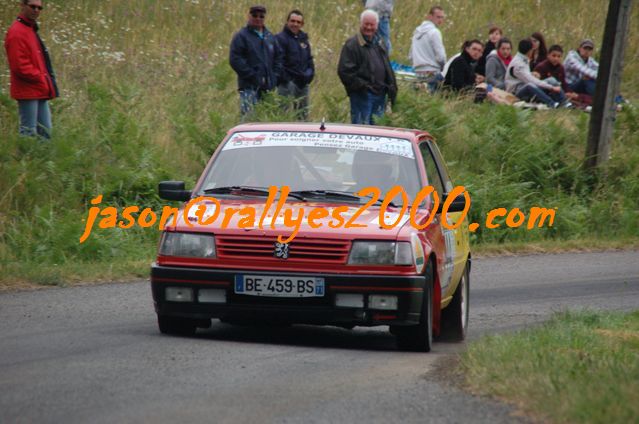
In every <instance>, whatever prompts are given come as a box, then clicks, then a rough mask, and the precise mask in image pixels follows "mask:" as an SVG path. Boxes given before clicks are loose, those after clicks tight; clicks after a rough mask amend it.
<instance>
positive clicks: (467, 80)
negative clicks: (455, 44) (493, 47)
mask: <svg viewBox="0 0 639 424" xmlns="http://www.w3.org/2000/svg"><path fill="white" fill-rule="evenodd" d="M483 51H484V44H483V43H482V42H481V41H479V40H477V39H475V40H470V41H466V42H464V44H463V49H462V52H461V54H460V55H459V57H458V58H457V59H455V60H453V62H452V63H451V64H450V67H449V68H448V72H447V73H446V76H445V77H444V86H446V87H450V88H451V89H452V90H454V91H459V90H465V89H472V88H473V87H474V86H475V84H479V83H481V82H483V80H484V77H483V76H481V75H478V74H476V73H475V67H476V66H477V61H478V60H479V58H480V57H481V54H482V53H483Z"/></svg>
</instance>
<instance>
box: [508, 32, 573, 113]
mask: <svg viewBox="0 0 639 424" xmlns="http://www.w3.org/2000/svg"><path fill="white" fill-rule="evenodd" d="M532 49H533V47H532V42H531V41H530V40H529V39H527V38H525V39H523V40H521V41H520V42H519V47H518V52H517V54H516V55H515V57H513V60H512V61H511V62H510V65H508V69H507V70H506V90H507V91H508V92H510V93H513V94H514V95H515V96H517V97H518V98H519V99H521V100H524V101H526V102H531V101H538V102H541V103H544V104H545V105H546V106H548V107H550V108H557V107H558V106H559V104H560V103H561V102H563V101H564V100H565V96H564V92H563V90H562V89H561V87H555V86H553V85H551V84H548V83H547V82H544V81H541V80H540V79H538V78H535V77H534V76H533V75H532V74H531V72H530V59H531V57H532Z"/></svg>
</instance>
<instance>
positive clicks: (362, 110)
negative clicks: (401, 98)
mask: <svg viewBox="0 0 639 424" xmlns="http://www.w3.org/2000/svg"><path fill="white" fill-rule="evenodd" d="M350 100H351V123H352V124H366V125H375V122H374V120H373V116H378V117H382V116H384V109H385V108H386V94H373V93H371V92H370V91H367V92H366V93H353V94H351V95H350Z"/></svg>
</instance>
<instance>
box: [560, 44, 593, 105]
mask: <svg viewBox="0 0 639 424" xmlns="http://www.w3.org/2000/svg"><path fill="white" fill-rule="evenodd" d="M594 48H595V43H593V42H592V40H589V39H585V40H582V41H581V43H580V44H579V49H577V51H575V50H571V51H569V52H568V55H566V60H565V61H564V69H565V70H566V82H567V83H568V86H570V89H571V90H572V91H574V92H575V93H584V94H588V95H589V96H594V95H595V81H596V80H597V72H598V71H599V63H597V61H596V60H595V59H593V58H592V57H590V56H592V52H593V50H594Z"/></svg>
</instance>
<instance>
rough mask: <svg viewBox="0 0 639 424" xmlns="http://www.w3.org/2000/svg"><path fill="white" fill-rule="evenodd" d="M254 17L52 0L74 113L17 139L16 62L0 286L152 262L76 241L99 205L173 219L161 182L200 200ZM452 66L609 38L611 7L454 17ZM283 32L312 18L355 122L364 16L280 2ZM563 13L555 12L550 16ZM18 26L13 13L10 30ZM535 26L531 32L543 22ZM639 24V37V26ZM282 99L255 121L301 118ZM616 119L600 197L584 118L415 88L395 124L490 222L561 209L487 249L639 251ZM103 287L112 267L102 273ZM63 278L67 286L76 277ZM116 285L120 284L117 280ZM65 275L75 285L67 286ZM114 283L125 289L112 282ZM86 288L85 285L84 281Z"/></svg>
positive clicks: (152, 3)
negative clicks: (481, 43) (291, 14)
mask: <svg viewBox="0 0 639 424" xmlns="http://www.w3.org/2000/svg"><path fill="white" fill-rule="evenodd" d="M249 3H250V2H248V1H240V2H230V1H205V0H188V1H187V0H171V1H169V0H159V1H158V0H140V1H138V2H135V3H134V4H133V3H131V2H128V1H123V0H111V1H98V0H83V1H80V0H65V1H61V0H47V1H45V7H46V9H45V11H44V12H43V14H42V19H41V27H42V29H41V34H42V37H43V39H44V40H45V42H46V43H47V46H48V47H49V49H50V50H51V54H52V58H53V61H54V65H55V68H56V70H57V73H58V79H59V83H60V87H61V89H62V97H61V98H60V99H57V100H55V101H54V102H52V109H53V117H54V136H53V139H52V141H51V143H42V142H39V141H37V140H30V139H21V138H18V137H17V136H16V132H17V131H16V130H17V113H16V112H17V111H16V109H17V108H16V105H15V102H14V101H13V100H12V99H11V98H10V97H9V91H8V88H9V87H8V83H9V78H8V67H7V65H6V61H5V58H4V55H0V139H1V146H2V149H0V268H1V271H0V280H4V281H15V280H20V279H28V280H37V281H39V282H44V283H46V282H47V281H49V282H51V281H62V280H64V277H65V276H66V277H69V275H68V274H77V275H80V273H79V272H78V271H77V270H78V269H82V264H94V263H96V262H98V263H100V262H102V263H104V267H103V269H110V268H109V267H111V266H112V265H113V264H118V267H116V268H117V269H119V270H123V269H126V266H125V265H124V264H126V263H134V264H138V265H136V266H137V268H136V269H137V270H139V269H141V268H140V267H139V264H140V263H144V262H146V261H150V260H151V258H152V257H153V251H154V248H155V243H156V241H157V236H158V232H157V230H155V229H148V230H146V231H144V230H141V229H137V230H133V229H131V230H127V231H116V230H96V231H94V232H93V233H92V236H91V238H90V239H89V240H87V241H86V242H85V243H83V244H81V245H80V244H79V243H78V238H79V236H80V234H81V233H82V229H83V226H84V223H83V222H82V219H83V218H84V217H85V216H86V211H87V209H88V202H89V200H90V199H91V198H93V197H95V196H97V195H98V194H103V195H104V203H103V204H111V205H115V206H124V205H127V204H137V205H140V206H150V207H159V206H160V205H161V202H160V199H158V197H157V194H156V187H157V182H158V181H160V180H163V179H178V180H185V181H187V184H190V185H192V184H193V183H194V182H195V180H196V179H197V177H198V175H199V173H200V172H201V170H202V168H203V166H204V164H205V163H206V161H207V160H208V158H209V157H210V154H211V153H212V152H213V151H214V149H215V147H216V146H217V144H218V143H219V141H220V140H221V139H222V138H223V136H224V135H225V133H226V131H227V130H228V129H229V128H230V127H232V126H233V125H236V124H237V123H238V122H239V113H238V110H239V106H238V98H237V93H236V80H235V74H234V73H233V71H232V70H231V68H230V66H229V65H228V45H229V43H230V39H231V36H232V34H233V32H234V31H236V30H237V29H238V28H240V27H241V26H242V25H244V22H245V15H246V10H247V9H248V6H249ZM441 4H442V5H443V6H444V8H445V9H446V12H447V15H448V17H449V18H448V20H447V22H446V24H445V25H444V26H443V28H442V32H443V34H444V41H445V44H446V47H447V51H448V53H449V55H452V54H453V53H454V52H455V51H456V50H457V46H459V45H460V44H461V42H462V41H463V40H464V39H466V38H474V37H480V38H482V39H484V38H485V36H486V32H487V28H488V27H489V26H490V24H493V23H496V24H499V25H501V26H502V27H504V29H505V32H506V34H507V35H509V36H510V37H511V38H513V39H515V40H517V39H519V38H521V37H523V36H527V35H528V34H530V33H532V32H533V31H536V30H541V31H542V32H543V33H544V34H546V36H547V39H548V42H549V43H555V42H559V43H562V44H564V46H565V47H570V46H574V45H575V44H576V43H577V42H578V40H579V39H581V38H582V37H586V36H587V37H592V38H594V39H595V40H600V39H601V35H602V31H603V23H604V20H605V8H606V5H607V2H606V1H602V0H596V1H585V0H584V1H575V0H573V1H568V2H562V3H561V4H557V3H556V2H550V1H545V0H528V1H522V2H516V3H513V2H506V1H504V0H497V1H490V2H489V1H484V0H482V1H478V2H466V1H464V2H458V1H443V2H441ZM266 5H267V7H268V15H267V25H268V26H269V27H270V28H271V30H273V31H274V32H277V31H279V30H280V29H281V26H282V25H283V22H284V19H285V17H286V13H287V12H288V10H289V9H291V8H293V7H299V8H301V9H302V10H303V11H304V12H305V15H306V26H305V29H306V30H308V32H309V33H310V35H311V42H312V47H313V52H314V55H315V60H316V68H317V77H316V80H315V81H314V82H313V86H312V89H311V93H312V94H311V104H312V107H311V118H312V119H313V120H316V121H319V120H320V119H321V118H323V117H325V118H326V119H327V121H329V122H348V121H349V116H348V101H347V98H346V95H345V92H344V90H343V88H342V86H341V84H340V83H339V80H338V78H337V75H336V66H337V59H338V56H339V51H340V48H341V45H342V44H343V42H344V40H345V39H346V38H347V37H349V36H350V35H352V34H353V33H354V32H355V31H356V29H357V20H358V14H359V12H360V11H361V3H360V2H359V1H350V0H348V1H347V0H327V1H319V0H316V1H312V0H302V1H299V2H274V1H273V2H266ZM427 7H428V6H427V5H424V3H423V2H420V1H417V0H402V1H401V2H398V4H397V6H396V11H395V14H394V16H393V22H392V28H393V46H394V51H393V57H394V58H395V59H397V60H399V61H404V62H405V57H406V54H407V51H408V47H409V44H410V37H411V34H412V31H413V29H414V28H415V26H416V25H418V24H419V22H420V21H421V20H422V18H423V15H424V14H425V12H426V9H427ZM546 12H547V13H546ZM16 13H17V8H16V2H15V0H0V26H1V27H3V28H7V27H8V26H9V25H10V24H11V22H12V21H13V19H14V18H15V15H16ZM531 16H535V17H536V19H534V20H531V19H530V17H531ZM638 16H639V11H638V8H636V7H635V9H634V10H633V16H632V18H631V22H636V21H637V17H638ZM628 40H629V43H628V47H627V49H626V60H625V65H626V66H625V71H624V80H623V83H622V90H623V92H624V94H626V97H628V98H630V100H631V101H634V102H635V103H636V102H637V100H638V98H637V96H636V93H637V89H638V88H639V61H637V57H638V55H639V31H638V28H637V26H636V25H631V27H630V32H629V38H628ZM278 102H279V100H278V99H277V98H273V99H271V100H270V101H269V102H266V103H265V104H263V105H262V106H261V107H260V108H259V110H258V113H257V115H256V119H257V120H265V121H277V120H290V119H291V117H290V115H287V114H286V113H283V112H282V110H281V107H280V105H279V104H278ZM637 114H638V112H637V110H636V109H631V108H628V109H626V110H624V111H623V112H622V113H621V114H620V115H619V117H618V120H617V125H616V131H615V140H614V142H613V148H612V158H611V160H610V162H609V165H608V167H607V170H606V171H607V174H606V175H607V176H606V178H603V179H601V180H600V181H599V182H598V183H597V184H596V185H595V186H594V188H593V187H592V182H591V181H589V180H588V178H587V176H586V175H585V174H584V173H583V172H582V170H581V168H580V165H581V160H582V158H583V155H584V146H585V135H586V131H587V123H588V116H587V115H586V114H583V113H580V112H576V111H562V112H559V113H543V112H542V113H531V112H526V111H521V110H516V109H512V108H509V107H502V106H494V105H488V104H486V105H474V104H472V102H471V101H470V100H468V99H456V98H445V97H442V96H439V95H437V96H428V95H424V94H423V93H416V92H413V91H412V90H411V88H410V87H408V86H402V88H401V94H400V98H399V102H398V104H397V106H396V108H395V111H394V114H393V115H392V116H390V117H389V118H388V119H387V121H386V122H387V123H388V124H389V125H397V126H404V127H414V128H422V129H427V130H429V131H431V132H432V133H433V134H434V135H435V136H436V137H437V139H438V142H439V144H440V145H441V147H442V150H443V151H444V155H445V156H446V158H447V159H448V161H449V162H450V167H451V171H452V174H453V175H454V177H455V180H456V182H457V183H461V184H464V185H466V186H467V187H468V188H469V189H470V191H471V194H472V197H473V203H474V207H473V210H472V216H471V219H472V220H473V221H478V222H479V221H481V218H482V217H483V216H484V215H485V213H486V211H488V210H489V209H492V208H494V207H500V206H504V207H509V208H510V207H519V208H522V209H524V208H528V207H530V206H533V205H534V206H545V207H557V208H558V212H557V219H556V220H555V225H554V226H553V227H552V228H545V229H540V230H535V231H525V230H512V229H500V230H491V231H485V230H482V229H480V230H479V231H478V232H477V233H475V234H474V235H473V238H474V240H475V241H476V242H480V243H495V242H521V241H528V240H531V241H532V240H536V241H543V240H551V239H553V240H570V239H579V238H582V237H589V238H603V239H616V238H628V237H637V236H638V235H639V228H638V225H639V224H638V222H639V212H638V211H639V203H638V202H639V201H638V200H637V199H639V171H638V170H639V153H638V152H639V149H638V147H639V136H638V131H637V129H638V124H637V122H639V119H638V118H639V117H638V116H637ZM89 268H90V269H91V270H94V271H95V272H96V273H98V274H99V273H100V271H99V270H100V269H101V268H100V266H96V265H94V266H92V267H87V268H86V269H89ZM60 269H61V270H60ZM111 269H112V268H111ZM65 270H73V271H69V272H68V273H66V274H65V272H66V271H65ZM105 275H108V276H109V277H112V276H113V275H114V274H113V273H105ZM82 278H87V275H86V274H83V275H82Z"/></svg>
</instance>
